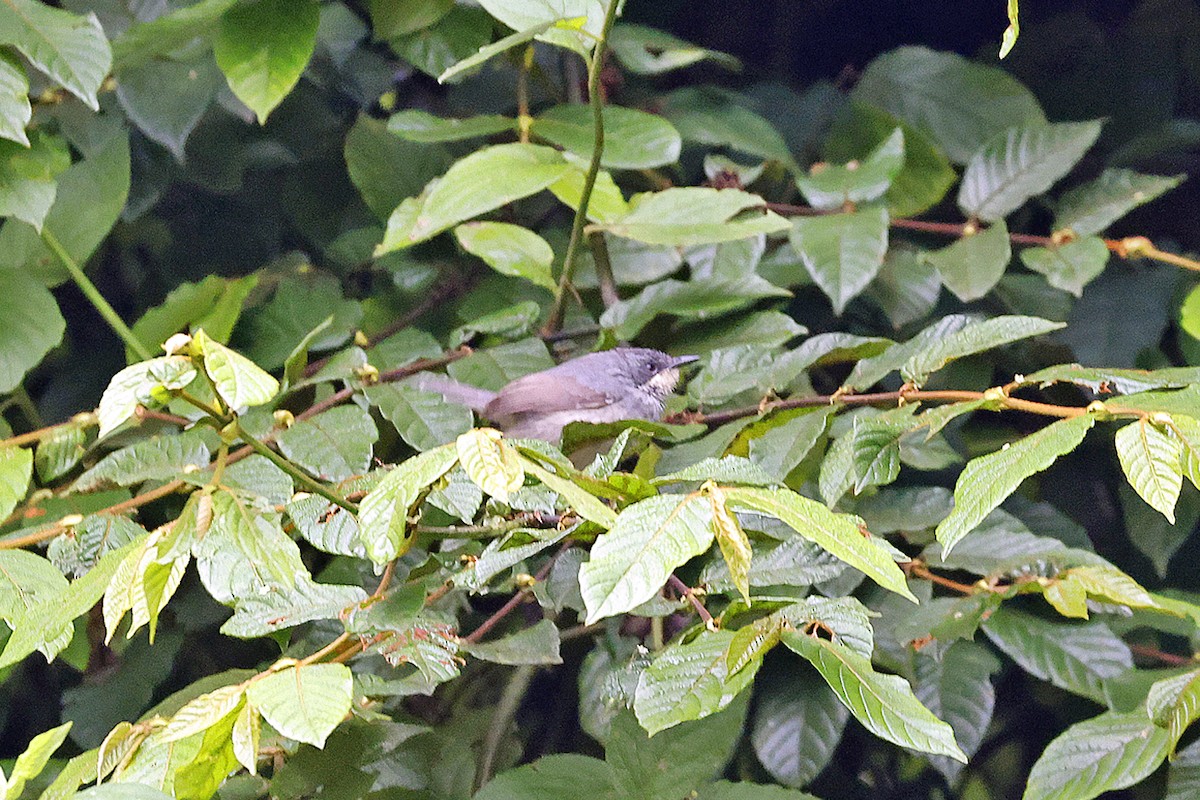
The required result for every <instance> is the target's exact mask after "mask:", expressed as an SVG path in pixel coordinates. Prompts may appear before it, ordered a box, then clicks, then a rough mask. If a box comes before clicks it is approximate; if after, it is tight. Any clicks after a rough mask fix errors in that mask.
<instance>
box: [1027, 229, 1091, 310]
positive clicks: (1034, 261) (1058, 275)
mask: <svg viewBox="0 0 1200 800" xmlns="http://www.w3.org/2000/svg"><path fill="white" fill-rule="evenodd" d="M1021 263H1023V264H1024V265H1025V266H1027V267H1029V268H1030V269H1031V270H1033V271H1034V272H1040V273H1041V274H1042V275H1045V276H1046V281H1047V282H1048V283H1049V284H1050V285H1051V286H1053V287H1054V288H1056V289H1062V290H1063V291H1065V292H1070V293H1071V294H1073V295H1075V296H1076V297H1079V296H1081V295H1082V294H1083V287H1084V286H1087V285H1088V284H1089V283H1090V282H1091V281H1092V279H1093V278H1095V277H1096V276H1097V275H1099V274H1100V273H1101V272H1103V271H1104V266H1105V265H1106V264H1107V263H1108V247H1107V245H1105V244H1104V240H1103V239H1098V238H1096V237H1095V236H1088V237H1086V238H1084V239H1078V240H1076V241H1073V242H1067V243H1066V244H1063V245H1060V246H1058V247H1029V248H1026V249H1024V250H1022V251H1021Z"/></svg>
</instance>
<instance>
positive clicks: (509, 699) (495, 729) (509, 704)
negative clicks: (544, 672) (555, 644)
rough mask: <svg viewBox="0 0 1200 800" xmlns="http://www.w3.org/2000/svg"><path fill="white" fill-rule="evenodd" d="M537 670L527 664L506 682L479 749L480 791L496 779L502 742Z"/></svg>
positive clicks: (477, 782) (477, 778) (477, 786)
mask: <svg viewBox="0 0 1200 800" xmlns="http://www.w3.org/2000/svg"><path fill="white" fill-rule="evenodd" d="M536 672H537V667H535V666H532V665H530V664H523V665H521V666H519V667H517V668H516V669H514V670H513V673H512V675H511V676H509V679H508V683H506V684H505V685H504V691H503V692H502V693H501V694H500V700H499V701H498V702H497V703H496V710H495V711H494V712H493V713H492V719H491V722H490V723H488V728H487V733H486V734H485V735H484V737H483V746H482V748H481V749H480V751H479V766H478V767H477V768H476V769H475V781H474V788H475V790H476V791H478V790H479V789H481V788H482V787H483V785H484V784H486V783H487V782H488V781H490V780H491V779H492V773H493V771H494V770H495V768H496V754H497V753H498V752H500V743H501V742H503V741H504V738H505V736H507V735H508V728H509V726H510V725H512V721H513V718H514V717H515V716H516V715H517V709H519V708H520V707H521V700H522V699H524V697H525V692H527V691H529V684H530V683H531V682H532V681H533V676H534V673H536Z"/></svg>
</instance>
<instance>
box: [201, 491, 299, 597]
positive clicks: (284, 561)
mask: <svg viewBox="0 0 1200 800" xmlns="http://www.w3.org/2000/svg"><path fill="white" fill-rule="evenodd" d="M212 498H213V500H212V523H211V526H210V527H209V528H208V530H207V531H205V532H203V536H201V537H200V538H199V540H198V541H197V542H196V544H195V545H194V546H193V547H192V554H193V555H194V556H195V557H196V571H197V572H198V573H199V575H200V580H201V581H202V582H203V583H204V588H205V589H206V590H207V591H208V593H209V594H210V595H212V597H213V599H214V600H216V601H217V602H218V603H224V604H227V605H235V604H237V603H238V602H239V601H240V600H241V599H242V598H252V597H256V596H261V595H264V594H271V593H277V594H278V593H287V592H289V591H291V590H293V589H294V588H296V585H297V583H298V582H300V581H304V580H307V579H308V571H307V570H306V569H305V568H304V564H303V562H302V561H301V560H300V548H299V547H297V546H296V543H295V542H293V541H292V540H291V538H290V537H288V535H287V534H286V533H284V532H283V528H282V527H281V526H280V519H279V515H278V514H275V513H263V512H261V511H260V510H258V509H257V508H255V507H253V506H251V505H249V504H247V502H245V501H244V500H243V499H242V498H241V497H239V496H235V495H234V494H232V493H230V492H228V491H218V492H215V493H214V494H213V495H212Z"/></svg>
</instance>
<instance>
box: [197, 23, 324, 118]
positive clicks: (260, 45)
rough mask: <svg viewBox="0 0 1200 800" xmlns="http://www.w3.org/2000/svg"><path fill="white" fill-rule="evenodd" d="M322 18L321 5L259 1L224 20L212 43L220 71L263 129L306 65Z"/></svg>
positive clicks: (314, 44) (315, 42) (314, 45)
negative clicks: (269, 116)
mask: <svg viewBox="0 0 1200 800" xmlns="http://www.w3.org/2000/svg"><path fill="white" fill-rule="evenodd" d="M319 17H320V7H319V5H318V4H317V0H256V2H254V3H250V4H244V5H240V6H236V7H234V8H231V9H230V10H229V11H227V12H225V14H224V16H222V17H221V26H220V28H219V30H218V31H217V38H216V40H215V41H214V42H213V55H215V56H216V57H217V66H219V67H220V68H221V71H222V72H224V73H225V77H226V78H227V79H228V81H229V88H230V89H232V90H233V93H234V94H235V95H237V97H238V99H239V100H241V101H242V102H243V103H245V104H246V105H247V106H249V107H250V110H252V111H253V112H254V113H255V115H256V116H257V117H258V121H259V123H260V124H261V123H265V122H266V121H267V116H268V115H269V114H270V113H271V111H273V110H274V109H275V107H276V106H277V105H279V103H280V101H281V100H283V98H284V97H286V96H287V94H288V92H290V91H291V90H292V87H294V86H295V85H296V82H297V81H298V80H300V74H301V73H302V72H304V68H305V67H306V66H308V60H309V59H310V58H311V57H312V53H313V48H314V47H316V44H317V22H318V20H319Z"/></svg>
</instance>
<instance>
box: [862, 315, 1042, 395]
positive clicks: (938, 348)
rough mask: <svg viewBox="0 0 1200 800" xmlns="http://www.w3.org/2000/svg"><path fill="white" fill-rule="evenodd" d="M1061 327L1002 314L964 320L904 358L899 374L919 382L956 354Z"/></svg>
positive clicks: (906, 378) (1006, 342) (918, 383)
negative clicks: (1000, 315)
mask: <svg viewBox="0 0 1200 800" xmlns="http://www.w3.org/2000/svg"><path fill="white" fill-rule="evenodd" d="M1062 327H1064V325H1063V323H1061V322H1051V321H1050V320H1045V319H1041V318H1039V317H1018V316H1005V317H993V318H992V319H987V320H982V321H978V322H968V323H967V324H966V325H963V326H962V327H960V328H958V329H957V330H952V331H947V332H946V334H945V335H943V336H941V337H939V338H937V339H934V340H932V341H928V342H927V343H926V344H925V346H924V347H922V348H921V349H919V350H917V351H916V352H915V353H913V355H912V356H911V357H909V359H908V360H907V361H905V362H904V364H903V365H902V366H901V367H900V376H901V377H902V378H904V380H905V381H907V382H908V383H911V384H915V385H918V386H919V385H921V384H923V383H925V381H926V380H927V379H928V378H929V376H930V375H932V374H933V373H934V372H937V371H938V370H939V369H941V368H942V367H944V366H946V365H947V364H949V363H950V362H951V361H953V360H954V359H956V358H963V357H964V356H969V355H974V354H975V353H981V352H983V351H984V350H991V349H992V348H994V347H1000V346H1001V345H1005V344H1009V343H1011V342H1017V341H1020V340H1021V339H1028V338H1030V337H1033V336H1042V335H1043V334H1046V333H1049V332H1050V331H1056V330H1058V329H1059V328H1062ZM923 334H924V331H922V335H923ZM905 344H908V343H907V342H906V343H905ZM885 355H886V353H885Z"/></svg>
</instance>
